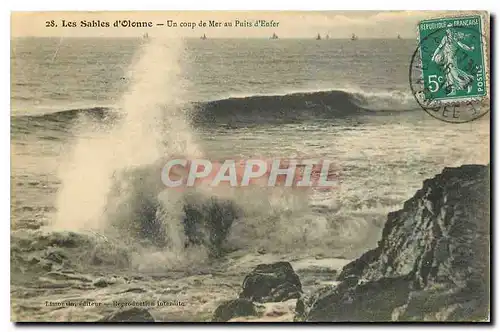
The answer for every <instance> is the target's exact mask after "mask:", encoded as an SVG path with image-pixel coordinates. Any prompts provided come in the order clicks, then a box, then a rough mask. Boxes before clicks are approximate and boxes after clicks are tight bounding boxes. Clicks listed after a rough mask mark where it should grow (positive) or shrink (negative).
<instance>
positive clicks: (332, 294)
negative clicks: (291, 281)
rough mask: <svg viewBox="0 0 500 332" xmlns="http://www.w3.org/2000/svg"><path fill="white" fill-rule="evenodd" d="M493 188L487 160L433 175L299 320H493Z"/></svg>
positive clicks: (303, 307)
mask: <svg viewBox="0 0 500 332" xmlns="http://www.w3.org/2000/svg"><path fill="white" fill-rule="evenodd" d="M489 187H490V177H489V167H487V166H480V165H465V166H462V167H459V168H445V169H444V170H443V172H442V173H441V174H439V175H437V176H436V177H434V178H433V179H429V180H425V181H424V184H423V188H422V189H420V190H419V191H417V193H416V194H415V196H414V197H412V198H411V199H409V200H408V201H406V202H405V203H404V206H403V209H401V210H399V211H396V212H391V213H389V215H388V218H387V222H386V224H385V227H384V229H383V233H382V238H381V240H380V241H379V243H378V247H377V248H375V249H373V250H370V251H368V252H366V253H365V254H363V255H362V256H361V257H360V258H358V259H357V260H355V261H353V262H351V263H349V264H347V265H346V266H345V267H344V269H343V270H342V272H341V273H340V275H339V278H338V281H339V282H340V283H339V284H338V286H337V287H331V288H329V289H324V290H322V291H321V292H318V293H316V294H314V295H312V296H311V297H310V298H308V299H305V298H304V299H300V300H299V303H298V304H297V309H296V310H297V315H296V320H305V321H389V320H399V321H423V320H425V321H457V320H459V321H478V320H487V319H488V317H489V306H490V304H489V303H490V300H489V289H490V286H489V283H490V281H489V246H490V239H489V238H490V231H489V229H490V215H489V211H490V207H489V202H490V197H489V195H490V194H489Z"/></svg>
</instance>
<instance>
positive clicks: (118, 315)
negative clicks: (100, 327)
mask: <svg viewBox="0 0 500 332" xmlns="http://www.w3.org/2000/svg"><path fill="white" fill-rule="evenodd" d="M98 322H101V323H112V322H115V323H118V322H129V323H131V322H136V323H154V322H155V319H154V318H153V316H151V314H150V313H149V311H148V310H147V309H144V308H129V309H125V310H118V311H116V312H114V313H112V314H111V315H108V316H106V317H104V318H102V319H100V320H99V321H98Z"/></svg>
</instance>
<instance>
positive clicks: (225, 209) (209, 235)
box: [183, 196, 239, 257]
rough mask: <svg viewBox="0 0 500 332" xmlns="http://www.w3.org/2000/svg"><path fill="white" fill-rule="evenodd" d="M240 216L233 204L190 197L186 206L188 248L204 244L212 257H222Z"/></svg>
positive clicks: (185, 222)
mask: <svg viewBox="0 0 500 332" xmlns="http://www.w3.org/2000/svg"><path fill="white" fill-rule="evenodd" d="M238 216H239V212H238V210H237V208H236V206H235V205H234V203H233V202H231V201H227V200H220V199H218V198H215V197H210V198H208V199H207V198H204V197H200V196H189V197H187V198H186V203H185V204H184V220H183V222H184V232H185V234H186V236H187V238H188V242H187V243H186V246H189V245H191V244H198V245H199V244H203V245H205V246H206V247H207V248H209V250H210V254H211V255H212V256H215V257H217V256H220V255H221V253H222V245H223V243H224V241H225V239H226V237H227V235H228V233H229V230H230V228H231V225H232V223H233V221H234V220H236V219H237V218H238Z"/></svg>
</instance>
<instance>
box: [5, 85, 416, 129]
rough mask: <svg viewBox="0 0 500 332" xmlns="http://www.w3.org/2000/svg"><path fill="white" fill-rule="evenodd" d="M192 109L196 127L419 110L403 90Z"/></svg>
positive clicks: (66, 117)
mask: <svg viewBox="0 0 500 332" xmlns="http://www.w3.org/2000/svg"><path fill="white" fill-rule="evenodd" d="M190 109H191V111H190V114H189V118H190V119H191V120H192V122H193V123H194V124H203V125H210V124H211V123H219V122H222V123H254V124H258V123H262V122H267V123H269V122H275V121H278V122H294V121H300V120H314V119H335V118H341V117H351V116H358V115H374V114H386V113H387V112H394V111H398V112H402V111H412V110H415V109H418V104H416V103H415V101H414V99H413V96H412V95H411V94H410V93H406V92H402V91H397V90H395V91H378V92H366V91H363V90H356V89H349V90H324V91H308V92H293V93H288V94H269V95H250V96H240V97H229V98H225V99H217V100H212V101H204V102H194V103H192V104H191V105H190ZM119 115H120V112H119V110H118V109H115V108H112V107H90V108H78V109H70V110H63V111H58V112H52V113H44V114H41V115H25V116H13V119H12V122H13V124H14V125H15V124H17V125H21V124H22V125H29V126H30V125H31V126H32V125H35V126H36V125H37V124H38V125H40V124H42V123H43V122H47V121H48V122H52V123H54V122H57V123H58V124H64V123H67V122H71V121H73V120H74V119H76V118H78V117H80V116H86V117H90V118H91V119H94V120H97V121H104V120H110V119H111V120H112V119H115V118H116V117H119Z"/></svg>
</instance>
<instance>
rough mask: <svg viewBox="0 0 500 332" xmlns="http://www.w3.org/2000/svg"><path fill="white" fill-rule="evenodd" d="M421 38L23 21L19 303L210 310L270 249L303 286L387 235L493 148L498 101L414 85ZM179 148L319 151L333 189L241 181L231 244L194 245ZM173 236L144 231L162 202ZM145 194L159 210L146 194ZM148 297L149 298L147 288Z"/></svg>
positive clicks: (88, 315)
mask: <svg viewBox="0 0 500 332" xmlns="http://www.w3.org/2000/svg"><path fill="white" fill-rule="evenodd" d="M416 46H417V44H416V40H413V39H369V40H368V39H367V40H363V39H359V40H356V41H351V40H336V39H330V40H313V39H311V40H308V39H279V40H269V39H244V38H241V39H206V40H199V39H186V40H174V39H165V40H162V39H155V38H149V39H147V40H145V39H142V38H114V39H110V38H104V37H102V38H13V39H12V40H11V53H10V54H11V126H10V129H11V177H10V181H11V237H10V241H11V272H10V277H11V315H12V317H11V319H12V320H13V321H37V322H47V321H65V322H78V321H97V320H99V319H101V318H102V317H103V316H105V315H107V314H109V313H112V312H114V311H116V310H118V309H120V308H126V307H130V306H144V307H147V308H148V309H149V310H150V312H151V313H152V315H153V316H154V317H155V319H156V320H158V321H170V322H179V321H187V322H196V321H209V320H210V318H211V315H212V313H213V312H214V310H215V308H216V307H217V306H218V305H219V304H220V303H221V302H223V301H225V300H230V299H234V298H237V297H238V294H239V292H240V291H241V284H242V282H243V279H244V277H245V276H246V275H247V274H248V273H249V272H250V271H251V270H252V269H253V268H254V267H255V266H257V265H258V264H262V263H272V262H277V261H288V262H290V263H291V265H292V266H293V268H294V269H295V271H296V272H297V274H298V275H299V277H300V279H301V282H302V284H303V290H304V292H305V293H310V292H313V291H314V290H315V289H317V288H319V287H322V286H323V285H328V284H333V283H334V282H335V275H336V273H338V272H339V270H340V269H341V268H342V266H343V265H344V264H346V263H348V262H349V261H351V260H352V259H355V258H357V257H358V256H359V255H360V254H362V253H363V252H364V251H366V250H368V249H371V248H373V247H375V246H376V244H377V241H378V240H379V239H380V237H381V233H382V228H383V226H384V223H385V221H386V217H387V214H388V213H389V212H390V211H395V210H398V209H401V208H402V206H403V203H404V202H405V201H406V200H407V199H409V198H410V197H412V196H413V195H414V193H415V192H416V191H417V190H418V189H419V188H421V186H422V182H423V181H424V180H425V179H427V178H431V177H433V176H434V175H436V174H438V173H440V172H441V171H442V170H443V168H444V167H453V166H460V165H462V164H469V163H479V164H487V163H488V162H489V146H490V144H489V128H490V122H489V121H490V119H489V116H484V117H482V118H480V119H478V120H475V121H472V122H467V123H462V124H452V123H446V122H443V121H440V120H438V119H435V118H433V117H431V116H430V115H429V114H427V113H426V112H424V111H423V109H422V108H421V107H420V106H419V105H418V104H417V103H416V102H415V100H414V98H413V96H412V94H411V90H410V84H409V78H408V75H409V74H408V73H409V68H410V62H411V58H412V54H413V52H414V51H415V48H416ZM173 156H182V157H185V158H200V157H206V158H209V159H211V160H224V159H227V158H241V159H245V158H261V157H262V158H264V157H265V158H320V159H324V160H326V159H327V160H330V161H333V163H334V164H335V167H336V169H338V171H339V173H338V174H339V175H338V176H339V185H338V186H337V187H335V188H334V189H332V190H329V191H319V190H314V189H311V190H308V191H306V192H304V191H300V193H299V192H295V191H294V189H293V188H287V189H283V190H281V189H280V190H278V189H276V190H267V189H266V190H264V189H262V190H261V189H260V188H258V189H255V191H252V190H250V191H245V193H240V192H239V191H238V190H237V189H234V190H232V191H227V192H226V193H225V195H224V197H223V198H224V199H225V200H229V201H230V202H231V203H232V204H234V205H235V206H237V207H238V208H239V209H240V210H241V211H243V213H242V215H240V217H239V218H237V220H234V222H233V223H232V225H231V227H230V229H229V230H228V234H227V238H226V239H225V242H224V247H225V250H224V251H223V253H222V254H220V255H217V256H211V255H210V254H209V250H208V249H207V246H206V245H204V244H193V245H186V244H185V243H186V241H185V240H186V239H185V233H184V228H183V225H182V220H183V219H182V214H183V204H185V203H184V202H185V197H184V196H186V195H191V198H190V199H191V202H192V204H195V205H196V204H200V206H203V204H206V202H207V201H210V198H211V195H215V194H212V193H211V192H210V191H204V190H201V189H200V190H199V192H197V190H198V189H196V188H195V189H193V191H194V193H193V192H190V193H187V192H182V191H172V190H168V189H167V188H165V187H164V186H163V185H162V182H161V178H160V169H161V167H158V165H161V164H162V162H163V161H164V160H167V159H168V158H171V157H173ZM151 202H154V204H153V205H154V206H161V213H159V212H158V211H156V215H155V213H153V216H154V217H153V218H155V220H157V221H158V222H159V223H160V224H161V226H162V227H163V228H164V229H166V232H164V233H162V234H163V235H162V236H164V237H165V239H164V240H165V241H164V243H166V244H164V245H157V244H155V243H154V241H148V238H147V237H146V238H144V237H138V236H137V229H138V228H140V227H141V226H140V224H141V223H144V222H145V220H144V219H145V218H151V213H146V212H147V211H148V209H147V208H145V207H146V206H151ZM145 211H146V212H145ZM145 303H146V304H145Z"/></svg>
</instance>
